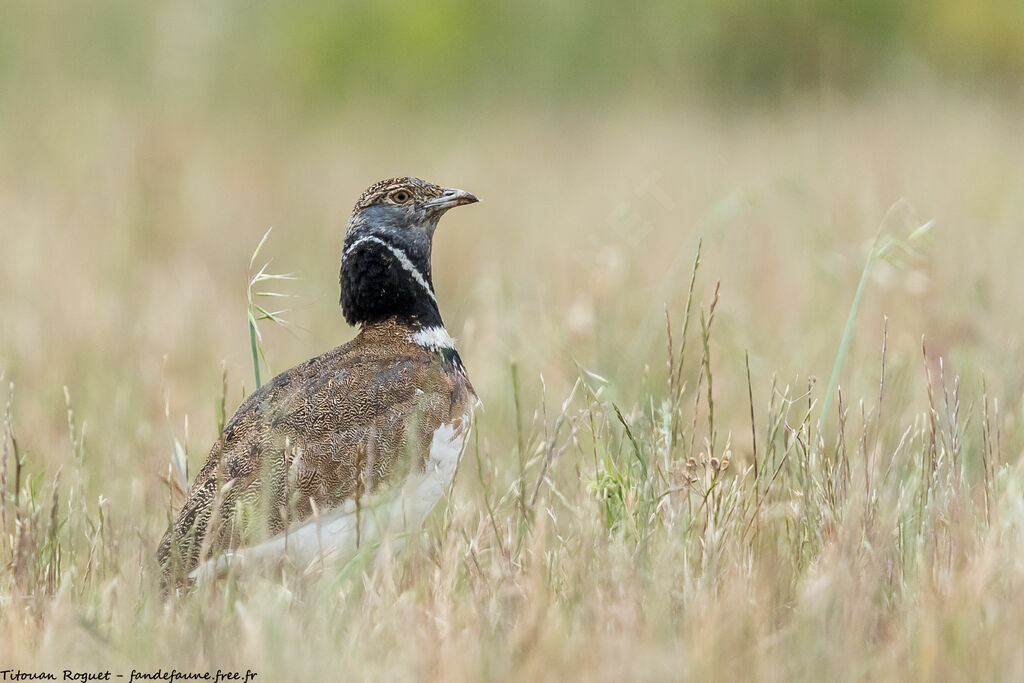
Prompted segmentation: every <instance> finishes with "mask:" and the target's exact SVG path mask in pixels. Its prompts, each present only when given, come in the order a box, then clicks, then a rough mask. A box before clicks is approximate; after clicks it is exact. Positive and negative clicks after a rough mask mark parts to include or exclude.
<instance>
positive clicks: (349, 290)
mask: <svg viewBox="0 0 1024 683" xmlns="http://www.w3.org/2000/svg"><path fill="white" fill-rule="evenodd" d="M339 279H340V283H341V310H342V313H344V315H345V320H346V321H348V323H349V324H350V325H358V324H360V323H373V322H379V321H382V320H386V319H388V318H397V319H398V320H399V321H400V322H403V323H405V324H408V325H410V326H413V327H431V326H434V325H443V324H444V323H443V322H442V321H441V312H440V311H439V310H438V308H437V301H436V300H435V298H434V293H433V292H434V284H433V282H432V281H431V278H430V243H429V241H427V242H426V244H425V247H424V245H423V244H419V243H418V241H417V240H402V239H400V238H399V237H398V236H397V235H395V234H393V233H383V232H375V231H374V232H371V231H362V230H359V231H355V232H352V233H350V234H349V235H348V237H347V238H346V239H345V250H344V253H343V255H342V259H341V274H340V278H339Z"/></svg>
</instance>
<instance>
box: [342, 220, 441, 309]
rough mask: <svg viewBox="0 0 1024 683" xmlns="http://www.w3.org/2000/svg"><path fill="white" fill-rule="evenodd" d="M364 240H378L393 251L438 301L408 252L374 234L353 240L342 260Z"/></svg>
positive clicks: (432, 299)
mask: <svg viewBox="0 0 1024 683" xmlns="http://www.w3.org/2000/svg"><path fill="white" fill-rule="evenodd" d="M363 242H376V243H377V244H380V245H381V246H384V247H387V248H388V249H390V250H391V253H392V254H394V256H395V258H396V259H398V262H399V263H400V264H401V266H402V268H404V269H405V270H406V271H407V272H408V273H409V274H410V275H412V279H413V280H415V281H416V282H417V283H419V285H420V287H422V288H423V289H424V291H425V292H426V293H427V295H428V296H430V300H431V301H433V302H434V303H435V304H436V303H437V298H436V297H435V296H434V290H432V289H431V288H430V285H429V284H427V281H426V280H425V279H424V277H423V274H422V273H420V271H419V269H418V268H417V267H416V266H415V265H414V264H413V262H412V261H410V260H409V257H408V256H407V255H406V253H405V252H404V251H402V250H401V249H399V248H398V247H395V246H393V245H391V244H388V243H387V242H385V241H384V240H382V239H381V238H379V237H375V236H373V235H367V236H365V237H360V238H359V239H357V240H356V241H355V242H353V243H352V245H351V246H350V247H349V248H348V249H346V250H345V254H344V255H343V256H342V257H341V260H342V261H344V260H345V257H347V256H348V255H349V254H351V253H352V252H353V251H354V250H355V248H356V247H358V246H359V245H360V244H362V243H363Z"/></svg>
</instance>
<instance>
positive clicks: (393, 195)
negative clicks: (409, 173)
mask: <svg viewBox="0 0 1024 683" xmlns="http://www.w3.org/2000/svg"><path fill="white" fill-rule="evenodd" d="M442 194H444V188H443V187H438V186H437V185H434V184H433V183H428V182H427V181H425V180H420V179H419V178H410V177H403V178H388V179H387V180H381V181H380V182H376V183H374V184H373V185H370V186H369V187H368V188H366V190H365V191H364V192H363V194H361V195H359V199H358V201H356V205H355V208H354V209H353V212H357V211H361V210H362V209H365V208H368V207H370V206H374V205H375V204H394V205H396V206H400V205H402V204H409V203H415V202H428V201H430V200H432V199H438V198H439V197H440V196H441V195H442Z"/></svg>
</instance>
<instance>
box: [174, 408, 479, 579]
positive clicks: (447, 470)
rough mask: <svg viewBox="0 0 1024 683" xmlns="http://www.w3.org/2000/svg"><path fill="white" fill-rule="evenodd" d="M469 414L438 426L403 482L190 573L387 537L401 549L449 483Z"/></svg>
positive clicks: (351, 550) (346, 550)
mask: <svg viewBox="0 0 1024 683" xmlns="http://www.w3.org/2000/svg"><path fill="white" fill-rule="evenodd" d="M470 421H471V415H470V414H467V415H466V416H465V417H464V418H463V419H462V420H461V421H460V423H459V424H458V425H456V424H455V423H448V424H443V425H441V426H440V427H438V428H437V429H436V430H435V431H434V435H433V437H432V439H431V442H430V450H429V452H428V454H427V458H426V461H425V462H424V465H423V469H422V470H421V469H419V468H418V467H414V468H413V471H412V472H411V473H410V474H409V476H408V477H407V478H406V480H405V482H404V483H401V484H400V483H398V482H395V484H394V485H393V486H392V487H391V488H389V489H387V490H385V491H381V492H376V493H373V494H369V495H366V496H363V499H362V500H361V501H359V503H358V504H357V503H356V502H355V501H352V500H349V501H346V502H345V503H344V504H342V505H340V506H339V507H337V508H335V509H333V510H328V511H325V512H323V513H321V514H320V515H319V516H314V517H312V518H310V519H307V520H304V521H302V522H299V523H297V524H294V525H292V526H291V527H290V528H289V529H288V530H287V531H286V532H284V533H283V534H279V535H278V536H275V537H274V538H271V539H269V540H267V541H264V542H263V543H260V544H258V545H253V546H249V547H247V548H239V549H237V550H233V551H228V552H226V553H224V554H222V555H220V556H219V557H217V558H212V559H210V560H207V561H206V562H205V563H203V564H201V565H200V566H199V567H197V568H196V569H195V570H193V571H192V573H191V574H190V575H189V576H191V577H192V578H204V577H210V576H214V575H217V574H220V573H222V572H223V571H225V570H226V569H227V568H228V567H230V566H231V565H232V564H234V563H235V562H243V563H244V562H245V561H247V560H249V559H253V560H256V559H264V558H275V557H287V558H288V559H290V560H292V561H294V562H295V563H296V564H298V565H300V566H303V565H308V564H310V563H313V562H319V561H321V560H328V559H334V558H338V557H342V558H343V557H347V556H351V555H354V554H355V552H356V551H358V550H361V549H365V548H370V549H373V548H376V547H378V546H379V545H380V542H381V540H382V539H384V538H385V537H388V538H389V539H390V543H391V547H392V548H393V549H395V550H399V549H400V548H401V547H402V546H403V545H404V544H405V539H406V538H407V537H408V536H409V534H411V533H414V532H416V531H418V530H419V528H420V527H421V526H422V525H423V522H424V520H425V519H426V518H427V515H429V514H430V512H431V510H433V509H434V506H435V505H437V501H439V500H440V499H441V498H442V496H444V495H445V494H446V492H447V490H448V489H449V487H450V486H451V483H452V478H453V477H454V476H455V470H456V468H457V467H458V464H459V458H460V457H461V456H462V452H463V449H464V448H465V446H466V442H467V441H468V440H469V432H470V427H469V425H470V423H471V422H470Z"/></svg>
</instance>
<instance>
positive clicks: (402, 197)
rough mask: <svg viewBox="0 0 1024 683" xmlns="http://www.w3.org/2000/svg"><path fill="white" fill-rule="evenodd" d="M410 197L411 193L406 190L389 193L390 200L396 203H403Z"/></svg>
mask: <svg viewBox="0 0 1024 683" xmlns="http://www.w3.org/2000/svg"><path fill="white" fill-rule="evenodd" d="M410 199H412V194H410V193H409V191H408V190H395V191H394V192H392V193H391V201H393V202H394V203H396V204H405V203H406V202H407V201H409V200H410Z"/></svg>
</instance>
